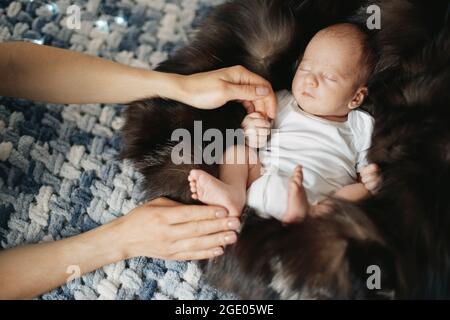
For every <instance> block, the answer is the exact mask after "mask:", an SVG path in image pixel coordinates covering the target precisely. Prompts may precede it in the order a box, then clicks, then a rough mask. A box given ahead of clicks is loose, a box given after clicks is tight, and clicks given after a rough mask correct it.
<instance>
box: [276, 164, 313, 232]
mask: <svg viewBox="0 0 450 320" xmlns="http://www.w3.org/2000/svg"><path fill="white" fill-rule="evenodd" d="M308 210H309V202H308V199H307V197H306V192H305V189H304V188H303V172H302V167H301V166H297V167H296V168H295V171H294V174H293V175H292V177H291V180H290V181H289V188H288V204H287V210H286V213H285V214H284V216H283V219H282V220H283V222H285V223H292V222H296V221H301V220H303V219H304V218H305V217H306V215H307V214H308Z"/></svg>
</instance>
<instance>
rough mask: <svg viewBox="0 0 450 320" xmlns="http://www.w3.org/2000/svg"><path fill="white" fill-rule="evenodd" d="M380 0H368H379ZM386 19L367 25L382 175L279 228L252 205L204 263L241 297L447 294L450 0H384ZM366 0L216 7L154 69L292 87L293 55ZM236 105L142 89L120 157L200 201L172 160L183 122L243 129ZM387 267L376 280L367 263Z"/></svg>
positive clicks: (184, 169) (375, 151) (168, 188)
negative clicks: (225, 73)
mask: <svg viewBox="0 0 450 320" xmlns="http://www.w3.org/2000/svg"><path fill="white" fill-rule="evenodd" d="M370 4H372V2H371V3H370ZM376 4H378V5H379V6H380V7H381V10H382V29H381V30H375V31H373V32H372V33H371V42H372V44H373V47H374V48H375V50H376V52H377V54H378V57H379V62H378V64H377V66H376V71H375V74H374V76H373V79H372V81H371V83H370V88H369V89H370V92H371V102H372V105H371V106H370V110H371V111H372V112H373V113H374V116H375V118H376V125H375V131H374V136H373V147H372V150H371V152H370V155H369V157H370V159H371V161H373V162H375V163H377V164H378V165H379V166H380V167H381V169H382V176H383V185H382V188H381V191H380V192H379V193H378V194H377V195H376V196H374V197H372V198H370V199H368V200H366V201H363V202H361V203H358V204H350V203H345V202H342V201H337V200H334V199H330V203H331V204H332V206H333V208H334V210H333V213H332V214H330V215H328V216H326V217H322V218H316V219H311V218H307V219H306V220H305V221H303V222H302V223H300V224H293V225H287V226H286V225H282V224H281V223H280V222H279V221H277V220H274V219H262V218H259V217H257V216H256V215H255V214H254V213H253V212H252V210H251V208H246V209H245V212H244V214H243V219H242V220H243V228H242V231H241V233H240V237H239V241H238V242H237V244H235V245H233V246H231V247H229V248H228V249H227V250H226V253H225V255H224V256H222V257H219V258H217V259H214V260H211V261H207V262H203V263H202V265H203V267H204V270H205V275H206V277H207V279H208V280H209V281H211V282H212V283H213V284H215V285H216V286H218V287H220V288H221V289H224V290H229V291H232V292H235V293H237V294H239V295H240V296H241V297H243V298H259V299H261V298H263V299H264V298H281V299H298V298H339V299H349V298H351V299H365V298H449V297H450V236H449V233H448V230H449V229H450V201H449V199H448V195H447V193H448V190H447V189H446V186H447V184H448V181H450V171H449V168H450V163H449V161H450V127H449V123H450V111H449V103H450V96H449V92H448V87H449V84H450V61H449V60H450V55H449V52H450V37H449V6H448V2H447V1H433V2H430V1H427V2H425V1H420V0H410V1H407V0H401V1H400V0H378V1H376ZM367 5H368V4H365V3H364V2H363V1H345V5H344V3H343V2H342V1H337V0H320V1H308V0H298V1H294V0H285V1H283V0H241V1H240V0H237V1H232V2H229V3H226V4H224V5H222V6H219V7H218V8H216V9H215V10H214V11H213V12H212V14H211V15H209V17H208V18H207V19H206V20H205V21H204V23H203V25H202V26H201V27H200V29H199V31H198V33H197V34H196V36H195V38H194V39H193V40H192V42H191V43H190V44H189V45H187V46H186V47H185V48H183V49H182V50H180V51H179V52H178V53H176V54H175V56H174V57H172V58H171V59H169V60H168V61H166V62H165V63H163V64H161V65H160V66H159V67H158V70H160V71H167V72H177V73H182V74H190V73H194V72H198V71H206V70H212V69H216V68H220V67H225V66H231V65H235V64H241V65H244V66H245V67H247V68H249V69H250V70H253V71H255V72H257V73H259V74H261V75H262V76H264V77H266V78H267V79H268V80H269V81H271V83H272V84H273V86H274V88H275V89H276V90H278V89H286V88H289V87H290V83H291V81H292V77H293V72H294V65H295V63H296V59H297V58H298V56H299V55H300V54H301V52H302V51H303V49H304V48H305V46H306V44H307V43H308V41H309V40H310V38H311V37H312V36H313V35H314V34H315V33H316V32H317V31H318V30H320V29H322V28H324V27H326V26H328V25H332V24H335V23H338V22H343V21H352V22H354V23H356V24H359V25H361V26H364V25H365V21H366V19H367V14H366V6H367ZM243 116H244V110H243V108H242V107H241V106H240V105H239V104H237V103H229V104H228V105H227V106H226V107H224V108H221V109H218V110H215V111H199V110H195V109H193V108H190V107H189V106H185V105H182V104H180V103H177V102H173V101H167V100H163V99H159V98H157V99H147V100H143V101H137V102H134V103H132V105H131V106H130V108H128V109H127V110H126V112H125V117H126V123H125V126H124V129H123V133H124V142H125V149H124V151H123V154H122V156H123V158H127V159H130V160H132V161H133V163H134V164H135V166H136V167H137V168H138V169H139V170H140V171H141V172H142V173H143V174H144V177H145V181H144V184H145V188H146V190H147V192H148V193H147V195H148V198H151V199H152V198H156V197H159V196H166V197H169V198H171V199H175V200H178V201H182V202H184V203H192V200H191V198H190V193H189V187H188V184H187V183H186V177H187V174H188V172H189V170H190V169H191V168H193V167H200V168H202V169H204V170H207V171H209V172H210V173H213V174H215V175H217V166H214V165H212V166H207V165H204V164H202V165H197V166H191V165H182V166H175V165H173V164H172V161H171V160H170V152H171V148H172V146H173V143H171V142H170V135H171V133H172V131H173V130H174V129H177V128H186V129H188V130H193V129H192V127H193V121H194V120H200V119H201V120H202V121H203V129H204V130H206V129H208V128H219V129H220V130H221V131H222V132H224V130H225V129H226V128H238V127H239V124H240V121H241V120H242V118H243ZM370 265H377V266H379V267H380V268H381V272H382V286H381V290H369V289H368V288H367V285H366V280H367V278H368V276H369V275H368V274H367V272H366V271H367V267H368V266H370Z"/></svg>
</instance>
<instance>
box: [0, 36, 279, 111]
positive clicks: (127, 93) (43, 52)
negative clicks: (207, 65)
mask: <svg viewBox="0 0 450 320" xmlns="http://www.w3.org/2000/svg"><path fill="white" fill-rule="evenodd" d="M0 78H1V81H0V96H8V97H16V98H24V99H29V100H38V101H45V102H53V103H74V104H75V103H128V102H131V101H134V100H140V99H144V98H148V97H154V96H160V97H164V98H169V99H173V100H177V101H180V102H183V103H186V104H188V105H191V106H194V107H197V108H201V109H213V108H217V107H220V106H222V105H224V104H225V103H226V102H228V101H230V100H243V101H255V102H256V101H260V104H261V105H264V108H265V105H267V108H268V109H269V110H268V113H269V115H274V113H275V108H276V98H275V95H274V93H273V90H272V87H271V85H270V83H269V82H268V81H266V80H265V79H263V78H262V77H260V76H258V75H256V74H254V73H252V72H250V71H248V70H247V69H245V68H243V67H240V66H235V67H230V68H224V69H220V70H216V71H211V72H204V73H198V74H194V75H187V76H184V75H178V74H172V73H163V72H157V71H152V70H146V69H141V68H133V67H130V66H127V65H123V64H120V63H116V62H113V61H110V60H106V59H102V58H99V57H94V56H90V55H87V54H83V53H80V52H76V51H71V50H67V49H60V48H55V47H50V46H45V45H36V44H32V43H27V42H7V43H0Z"/></svg>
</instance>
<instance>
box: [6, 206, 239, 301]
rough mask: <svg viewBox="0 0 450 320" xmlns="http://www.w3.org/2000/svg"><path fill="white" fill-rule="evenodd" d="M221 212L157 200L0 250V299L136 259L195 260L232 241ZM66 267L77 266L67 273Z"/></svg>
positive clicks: (229, 223)
mask: <svg viewBox="0 0 450 320" xmlns="http://www.w3.org/2000/svg"><path fill="white" fill-rule="evenodd" d="M226 215H227V213H226V211H225V209H223V208H220V207H213V206H184V205H180V204H178V203H176V202H173V201H170V200H167V199H156V200H154V201H152V202H149V203H147V204H144V205H142V206H140V207H137V208H135V209H133V210H132V211H131V212H130V213H128V214H127V215H125V216H123V217H121V218H119V219H116V220H114V221H112V222H110V223H108V224H106V225H103V226H100V227H98V228H96V229H93V230H91V231H89V232H86V233H83V234H80V235H77V236H74V237H71V238H67V239H63V240H59V241H55V242H48V243H41V244H32V245H24V246H20V247H17V248H13V249H9V250H3V251H0V299H27V298H32V297H35V296H37V295H40V294H43V293H45V292H48V291H50V290H51V289H53V288H56V287H58V286H60V285H63V284H64V283H65V282H66V281H67V279H68V277H69V276H71V273H70V272H73V270H76V269H77V268H79V271H80V275H82V274H85V273H87V272H90V271H92V270H95V269H98V268H100V267H102V266H104V265H108V264H110V263H114V262H117V261H120V260H124V259H128V258H133V257H137V256H146V257H153V258H161V259H169V260H199V259H207V258H212V257H214V256H217V255H221V254H222V253H223V248H222V246H225V245H227V244H231V243H233V242H235V241H236V238H237V236H236V233H235V232H234V231H233V230H236V229H237V228H238V224H239V220H237V218H227V217H226ZM70 266H76V268H75V269H70V268H69V267H70Z"/></svg>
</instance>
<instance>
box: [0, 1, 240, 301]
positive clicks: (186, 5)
mask: <svg viewBox="0 0 450 320" xmlns="http://www.w3.org/2000/svg"><path fill="white" fill-rule="evenodd" d="M222 1H223V0H119V1H116V0H103V1H100V0H57V1H48V0H47V1H39V0H34V1H32V0H17V1H5V0H0V42H5V41H15V40H27V41H33V42H35V43H40V44H47V45H52V46H56V47H61V48H69V49H71V50H76V51H81V52H86V53H89V54H93V55H97V56H100V57H104V58H107V59H111V60H114V61H118V62H121V63H124V64H128V65H132V66H138V67H143V68H152V67H154V66H155V65H156V64H158V63H159V62H161V61H163V60H165V59H166V58H167V57H168V56H169V55H170V54H171V52H173V50H174V49H176V48H177V47H178V46H180V45H183V44H184V43H185V42H186V41H187V39H188V36H189V32H190V31H191V30H192V28H193V27H195V26H196V24H197V22H198V21H199V19H201V17H202V16H204V14H205V13H206V12H207V11H208V10H209V9H210V8H211V7H212V6H214V5H217V4H219V3H221V2H222ZM74 4H75V5H76V6H77V7H78V8H79V9H80V13H81V25H80V27H79V28H69V27H68V26H69V24H68V23H67V19H68V16H69V15H70V13H71V12H69V11H68V8H69V7H70V6H71V5H74ZM0 78H1V75H0ZM121 109H122V106H120V105H109V104H105V105H103V104H101V105H100V104H95V105H60V104H43V103H36V102H30V101H25V100H19V99H10V98H0V244H1V247H2V248H11V247H15V246H18V245H20V244H24V243H38V242H45V241H55V240H58V239H62V238H66V237H70V236H73V235H77V234H80V233H82V232H85V231H88V230H90V229H92V228H95V227H98V226H99V225H102V224H105V223H107V222H109V221H111V220H113V219H116V218H117V217H119V216H121V215H123V214H125V213H127V212H128V211H130V210H131V209H132V208H134V207H135V206H136V205H137V204H139V202H140V201H142V200H143V199H142V197H141V191H140V189H139V179H140V177H139V174H138V173H137V172H136V171H135V170H134V169H133V167H132V166H131V165H130V164H129V163H127V162H120V161H117V160H115V157H116V156H117V154H118V152H119V150H120V148H121V139H120V128H121V125H122V123H123V119H122V118H121ZM30 267H32V266H30ZM49 272H51V270H49ZM68 276H69V274H68ZM40 298H42V299H227V298H233V297H232V296H231V295H229V294H225V293H221V292H219V291H217V290H216V289H214V288H212V287H210V286H209V285H207V284H206V283H204V281H203V280H202V275H201V272H200V270H199V268H198V267H197V265H196V264H195V263H186V262H173V261H162V260H158V259H149V258H136V259H131V260H127V261H122V262H119V263H116V264H112V265H108V266H105V267H103V268H101V269H98V270H96V271H94V272H91V273H89V274H86V275H84V276H83V277H81V278H78V279H75V280H72V281H70V282H68V283H67V284H65V285H64V286H62V287H60V288H57V289H55V290H53V291H51V292H49V293H46V294H44V295H43V296H42V297H40Z"/></svg>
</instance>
